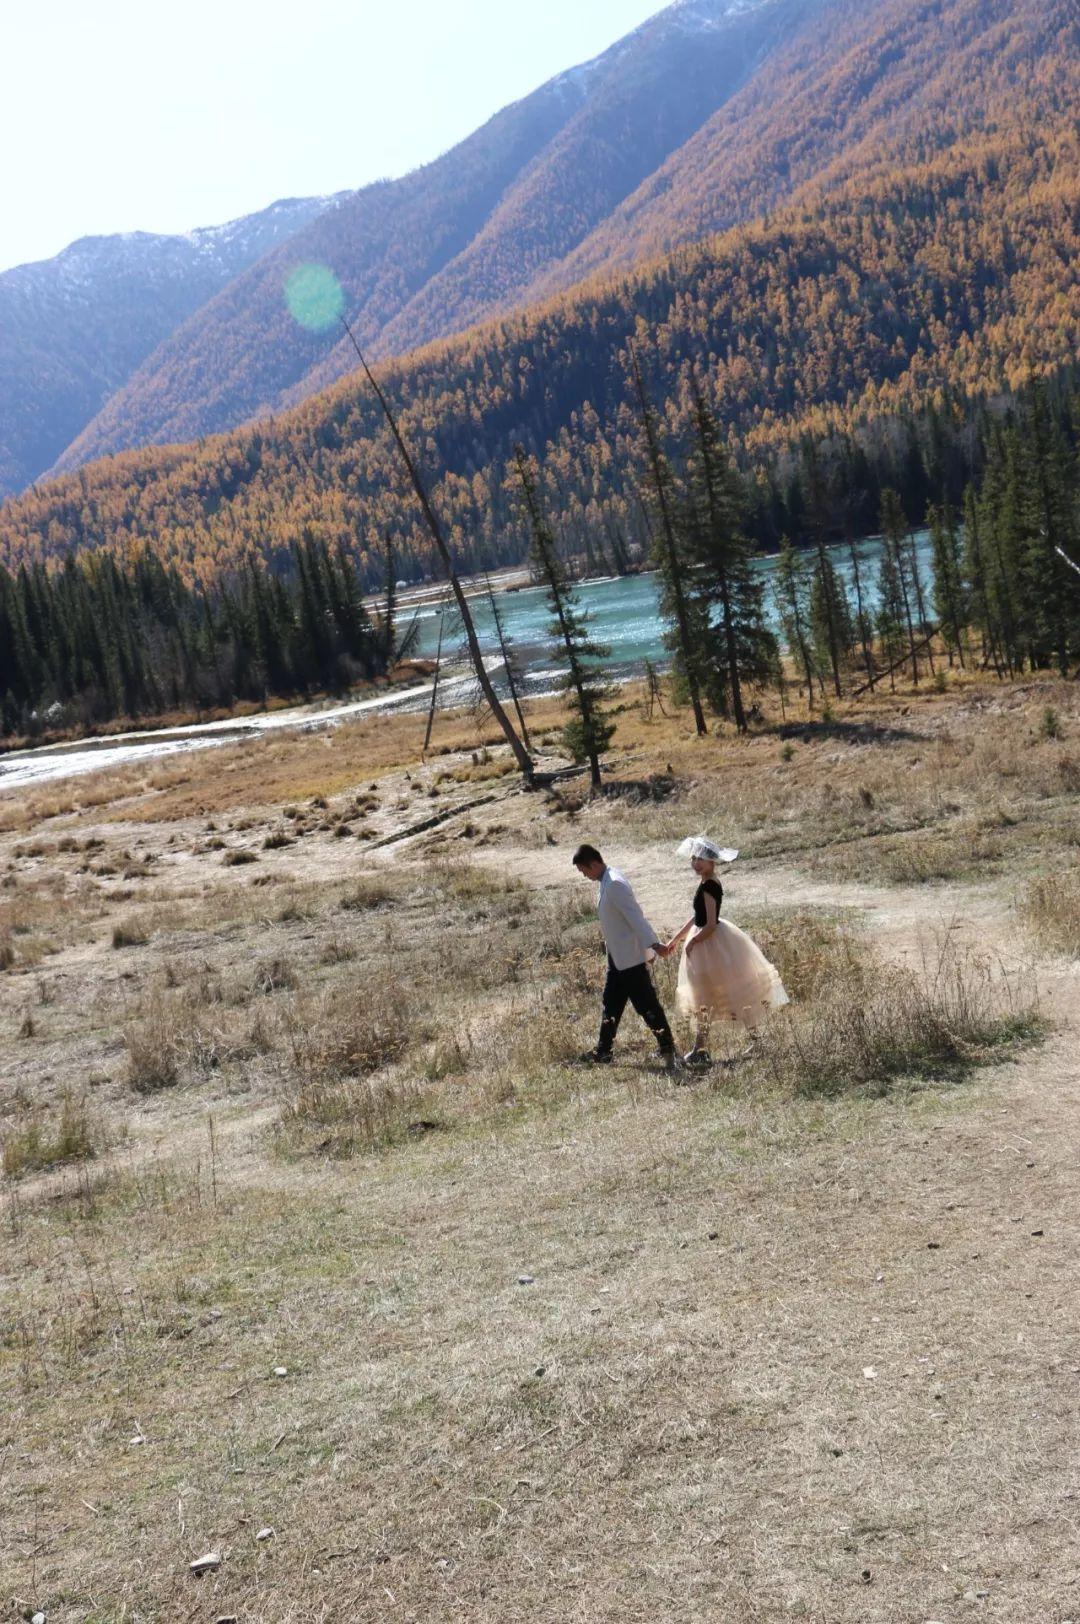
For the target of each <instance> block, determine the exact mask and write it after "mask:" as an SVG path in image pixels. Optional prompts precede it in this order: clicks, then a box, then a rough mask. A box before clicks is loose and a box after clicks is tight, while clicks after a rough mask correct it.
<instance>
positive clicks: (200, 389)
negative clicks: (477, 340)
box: [55, 0, 825, 471]
mask: <svg viewBox="0 0 1080 1624" xmlns="http://www.w3.org/2000/svg"><path fill="white" fill-rule="evenodd" d="M823 4H825V0H678V3H677V4H676V5H673V6H671V7H669V9H668V10H667V11H664V12H662V13H660V15H659V16H657V17H656V18H653V19H652V20H651V21H649V22H647V23H645V24H644V25H643V26H642V27H641V28H638V29H637V30H635V31H634V33H632V34H630V35H629V36H628V37H627V38H626V39H624V40H621V41H620V42H619V43H618V44H616V45H615V46H613V47H612V48H611V49H610V50H608V51H606V52H605V53H604V54H603V55H602V56H600V57H598V58H596V59H595V61H592V62H589V63H585V64H584V65H582V66H581V67H578V68H574V69H572V70H571V71H570V72H567V73H564V74H561V75H559V76H558V77H557V78H555V79H553V80H551V81H550V82H549V83H548V84H546V85H544V86H542V87H541V88H540V89H539V90H537V91H536V92H535V93H534V94H532V95H531V96H528V97H526V98H525V99H524V100H523V101H520V102H517V103H515V104H513V105H512V106H510V107H507V108H505V109H504V110H503V111H502V112H501V113H499V114H497V115H496V116H495V117H494V118H493V119H491V120H490V121H489V122H488V123H487V124H485V125H484V126H483V128H481V129H480V130H478V131H476V133H475V134H474V135H472V136H470V137H469V138H468V139H467V140H466V141H464V142H462V143H461V144H460V145H459V146H457V147H455V148H454V149H453V150H452V151H451V152H448V153H446V154H445V155H444V156H443V157H441V158H439V159H438V160H437V161H436V162H434V163H432V164H429V165H427V166H426V167H424V168H422V169H419V170H417V171H416V172H415V173H413V174H411V175H407V176H405V177H404V178H403V179H400V180H395V181H388V182H382V183H379V184H378V185H374V186H367V187H364V188H363V189H362V190H360V191H358V192H356V193H354V194H353V195H352V196H350V197H349V198H347V199H345V200H343V201H342V202H341V203H340V205H339V206H338V207H337V208H335V209H334V210H333V211H332V212H331V213H329V214H324V215H320V216H319V217H318V218H316V219H314V220H312V221H311V222H310V224H309V225H308V226H307V227H306V228H305V229H302V230H300V231H298V232H297V233H296V234H295V236H293V237H292V239H291V240H290V241H289V242H287V243H284V244H282V245H281V246H280V247H278V248H277V249H275V250H274V251H272V252H270V253H269V254H267V255H265V256H264V257H263V258H262V259H261V260H260V261H259V262H258V263H256V264H253V265H252V266H251V268H250V269H249V270H248V271H247V272H246V273H245V274H244V275H242V276H239V277H237V278H236V279H235V280H233V281H232V282H231V283H230V284H229V285H228V286H227V287H226V288H224V289H223V290H222V291H221V292H220V293H219V294H218V296H217V297H216V298H213V299H211V300H210V301H209V302H208V303H207V304H206V305H205V306H204V307H202V308H201V309H199V310H198V311H196V312H195V313H194V314H192V315H191V317H190V319H189V320H187V321H186V322H184V323H182V324H181V325H180V326H179V327H178V328H177V329H176V330H175V331H172V332H170V334H169V336H167V337H165V338H164V339H163V341H162V342H161V344H160V345H159V347H158V348H157V349H156V350H155V352H154V353H153V354H152V355H150V356H149V357H148V358H147V359H146V360H145V362H144V363H143V365H142V366H141V367H140V368H139V370H138V371H137V373H136V374H135V376H134V377H132V378H131V379H130V380H129V381H128V382H127V383H126V384H125V385H124V387H122V388H121V389H119V390H118V391H117V393H116V394H115V395H114V396H113V397H112V398H111V399H110V400H109V401H108V402H107V404H106V405H105V406H104V408H103V409H102V410H101V411H100V412H99V413H98V414H97V415H96V416H95V417H94V418H93V420H92V421H90V422H89V423H88V424H87V426H86V427H85V428H84V430H83V432H81V433H80V434H79V435H78V436H77V437H74V439H73V443H72V444H71V445H70V447H69V448H68V449H67V450H66V451H65V452H64V453H63V454H62V455H60V456H58V458H57V460H56V463H55V470H56V471H62V470H65V469H69V468H73V467H76V466H78V465H79V464H80V463H83V462H86V461H89V460H91V459H92V458H94V457H97V456H101V455H103V454H105V453H107V452H111V451H117V450H121V449H124V448H127V447H130V446H136V445H142V444H147V443H166V442H170V441H176V440H185V439H191V438H194V437H196V436H197V435H200V434H207V433H212V432H214V431H217V430H220V429H225V428H229V427H231V426H233V425H234V424H237V423H240V422H243V421H245V420H247V419H250V418H253V417H256V416H261V415H266V414H267V413H269V412H271V411H275V410H280V409H281V408H282V407H284V406H287V405H289V404H291V403H293V402H295V401H297V400H299V399H302V398H304V397H305V396H307V395H309V394H311V393H313V392H314V391H315V390H317V389H319V388H321V387H323V386H325V385H326V384H327V383H330V382H332V381H333V380H334V379H335V378H338V377H340V376H342V375H343V374H344V373H346V372H348V371H350V370H351V369H352V367H353V365H355V357H354V356H353V353H352V350H351V348H350V347H349V346H348V344H347V341H344V342H343V341H341V334H340V329H336V330H332V331H331V332H330V333H329V334H325V335H318V334H313V333H309V332H306V331H304V330H303V329H301V328H300V327H298V326H297V325H296V323H295V322H294V321H293V320H292V319H291V317H290V316H289V315H288V313H287V311H286V309H285V306H284V302H283V297H282V284H283V281H284V279H285V277H286V275H287V274H288V272H289V270H290V269H291V268H292V267H294V266H295V265H297V264H300V263H305V262H314V263H317V264H320V265H326V266H328V267H329V268H330V269H331V270H332V271H333V273H334V275H335V276H336V277H337V278H338V280H339V281H340V283H341V285H342V287H343V289H344V290H345V295H346V310H347V313H348V316H349V319H350V322H351V323H352V325H353V327H354V330H355V331H356V333H357V336H358V338H359V339H360V341H361V342H362V343H363V344H365V345H366V346H367V347H368V348H370V350H371V352H372V354H373V355H390V354H400V353H404V352H405V351H407V350H409V349H412V348H415V347H416V345H417V344H419V343H423V342H426V341H427V340H429V339H432V338H437V337H443V336H446V335H448V334H451V333H454V332H460V331H461V330H463V329H464V328H466V327H468V326H469V325H470V324H471V323H473V322H475V321H478V320H480V319H482V318H483V317H485V316H488V315H491V314H493V313H496V312H500V311H507V310H510V309H513V308H515V307H517V306H519V305H520V304H522V303H523V302H526V301H527V299H528V298H529V296H530V291H531V290H532V288H533V287H534V284H535V283H536V282H537V280H538V279H539V278H541V277H543V276H544V275H546V274H547V273H548V272H549V271H550V270H551V269H552V267H553V266H556V265H558V264H559V263H560V261H562V260H563V259H564V258H565V257H566V256H567V255H568V254H570V253H571V252H572V251H573V250H574V249H575V248H576V247H577V246H578V245H579V244H580V243H581V242H582V240H583V239H585V238H586V237H588V236H589V234H590V233H592V232H594V231H595V230H596V229H597V228H598V227H599V226H600V225H601V224H602V222H603V221H604V220H605V219H606V218H607V217H608V216H609V215H610V214H611V212H612V210H614V209H616V208H617V207H618V206H619V205H620V204H621V203H623V201H624V200H625V199H627V198H628V197H630V196H631V195H633V194H634V193H635V192H636V190H637V189H638V187H639V186H640V185H641V184H642V182H643V181H645V180H646V178H647V177H648V176H650V175H652V174H653V173H654V172H655V170H656V169H657V167H658V166H659V165H660V164H662V163H663V162H664V161H665V160H666V159H667V158H668V157H669V156H670V155H671V154H672V153H673V152H675V151H677V150H678V149H679V148H680V147H681V146H682V145H683V144H684V143H685V142H686V141H687V140H688V139H689V138H690V137H691V136H692V135H693V134H694V133H695V131H697V130H698V129H699V128H700V127H701V125H702V123H703V122H704V121H706V120H707V119H708V118H709V117H710V116H711V115H712V114H713V113H715V111H716V110H717V108H719V107H721V106H722V105H723V104H724V103H725V102H726V101H727V100H728V99H729V98H730V97H731V96H733V95H734V94H735V93H736V92H737V91H738V90H739V89H740V88H741V86H743V85H744V84H745V83H746V82H747V80H748V79H749V78H751V77H752V75H753V74H754V73H755V72H756V71H757V70H758V68H759V67H760V65H761V63H762V62H763V61H765V60H767V59H768V57H769V55H770V53H771V52H772V51H774V50H775V49H776V48H777V47H778V46H779V45H780V44H781V43H782V42H783V41H784V40H785V39H787V38H788V37H789V36H791V35H792V33H793V32H795V31H798V30H799V29H800V28H801V27H802V26H803V24H804V23H805V21H806V19H807V18H810V17H813V16H814V15H816V13H817V12H818V11H819V10H820V9H821V7H822V5H823Z"/></svg>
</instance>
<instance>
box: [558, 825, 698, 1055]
mask: <svg viewBox="0 0 1080 1624" xmlns="http://www.w3.org/2000/svg"><path fill="white" fill-rule="evenodd" d="M574 867H575V868H576V869H577V871H578V873H579V874H580V875H581V877H582V878H583V879H586V880H596V881H598V882H599V885H600V893H599V897H598V899H597V911H598V913H599V915H600V929H601V931H602V933H603V937H604V945H605V947H606V948H607V952H608V973H607V981H606V983H605V985H604V1014H603V1019H602V1020H601V1022H600V1038H599V1041H598V1042H597V1045H596V1048H595V1049H590V1050H589V1052H588V1054H586V1055H582V1059H583V1060H584V1061H585V1062H586V1064H588V1065H591V1066H609V1065H610V1064H611V1051H612V1046H613V1045H614V1042H615V1034H616V1032H617V1031H618V1030H619V1022H620V1021H621V1020H622V1014H623V1010H624V1009H625V1008H626V1006H627V1003H631V1004H633V1006H634V1008H635V1009H636V1010H637V1012H638V1014H639V1015H640V1016H641V1018H642V1020H643V1021H644V1022H645V1024H646V1026H647V1027H648V1028H649V1029H650V1031H651V1032H652V1034H653V1036H654V1037H655V1038H656V1041H657V1044H658V1046H659V1050H660V1058H661V1060H662V1061H663V1063H664V1065H665V1067H666V1068H667V1070H668V1071H674V1070H675V1069H676V1066H677V1062H676V1058H675V1040H674V1038H673V1037H672V1035H671V1027H670V1026H669V1025H668V1021H667V1016H666V1015H665V1014H664V1011H663V1009H662V1008H661V1006H660V1000H659V998H658V997H657V996H656V988H655V987H654V986H653V983H652V977H651V976H650V974H649V967H648V964H647V962H646V958H647V955H648V954H649V953H659V952H661V946H660V942H659V941H658V940H657V935H656V932H655V931H654V930H653V928H652V926H651V925H650V924H649V921H648V920H647V919H646V918H645V915H644V914H643V913H642V911H641V905H640V904H639V902H638V900H637V898H636V897H635V895H634V893H633V891H632V890H631V888H630V883H629V881H628V880H627V879H625V878H624V876H623V875H622V874H620V873H619V871H618V869H617V868H608V866H607V864H606V863H605V862H604V859H603V858H602V857H601V855H600V853H599V852H598V851H597V849H596V847H595V846H579V847H578V849H577V851H576V852H575V853H574Z"/></svg>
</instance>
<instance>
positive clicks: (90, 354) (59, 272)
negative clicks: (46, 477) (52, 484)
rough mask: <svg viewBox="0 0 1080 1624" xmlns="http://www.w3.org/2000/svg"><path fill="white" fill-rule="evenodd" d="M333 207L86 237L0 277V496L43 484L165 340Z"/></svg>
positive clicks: (322, 201)
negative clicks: (182, 229) (184, 229)
mask: <svg viewBox="0 0 1080 1624" xmlns="http://www.w3.org/2000/svg"><path fill="white" fill-rule="evenodd" d="M332 203H333V200H331V199H327V198H289V199H287V200H285V201H283V202H279V203H274V204H271V206H270V207H269V208H268V209H263V210H262V211H261V212H260V213H258V214H251V215H247V216H245V217H244V218H243V219H240V220H233V221H230V222H229V223H228V224H227V225H222V226H210V227H206V228H204V229H202V230H197V231H191V232H188V233H186V234H185V235H182V236H158V235H154V234H153V233H151V232H146V231H133V232H128V233H125V234H123V235H119V236H112V237H83V238H80V240H79V241H78V242H74V243H72V244H71V246H70V247H69V248H65V250H64V251H63V253H62V254H57V255H56V257H55V258H54V259H49V260H42V261H40V262H38V263H36V264H32V265H19V266H17V267H16V268H15V269H14V270H10V271H5V272H3V274H0V494H2V493H3V492H5V491H10V490H18V489H19V488H20V487H21V486H23V485H26V484H29V483H30V481H31V480H33V479H36V478H38V477H39V476H40V475H41V474H43V473H44V472H45V470H46V469H47V468H48V467H49V466H50V464H51V463H53V462H54V461H55V459H56V458H57V457H58V456H59V455H60V453H61V452H62V451H63V450H64V449H65V447H66V446H67V445H68V444H69V443H70V441H71V440H72V439H73V438H74V437H75V436H76V435H77V434H78V433H79V432H80V431H81V429H82V428H83V427H84V426H85V424H86V423H87V421H88V420H89V419H90V418H91V417H93V416H94V415H95V414H96V413H97V412H98V411H99V410H100V409H101V407H102V405H103V404H104V403H105V401H106V400H107V399H108V398H109V397H110V395H112V394H114V393H115V391H116V390H117V389H119V388H121V387H122V386H123V385H124V384H125V383H126V382H127V380H128V379H129V378H130V377H131V374H132V373H133V372H134V371H135V369H136V368H137V367H138V366H139V364H140V362H142V361H143V360H145V358H146V357H147V355H149V354H150V353H151V351H153V350H154V349H156V348H157V346H158V345H159V344H160V343H161V341H162V339H164V338H165V337H166V336H167V335H168V334H169V333H170V332H172V331H173V330H174V329H175V328H176V327H177V326H179V325H180V324H181V323H182V322H183V321H185V320H186V319H187V317H189V316H190V315H191V314H192V312H193V311H195V310H197V309H198V308H199V307H200V305H203V304H205V303H206V301H207V300H208V299H210V298H212V297H213V295H214V294H215V293H218V292H219V291H220V290H221V289H222V288H223V287H225V286H226V285H227V284H228V283H229V282H231V281H232V280H233V278H234V277H236V276H237V275H238V274H239V273H240V272H241V271H243V270H244V269H245V268H246V267H247V266H248V265H250V264H251V263H252V262H253V261H254V260H257V259H259V258H261V257H262V256H263V255H264V254H265V253H266V252H267V251H268V250H269V249H271V248H273V247H274V246H275V245H276V244H277V243H280V242H282V241H283V240H285V239H286V238H289V237H291V236H293V235H294V234H295V233H296V232H297V231H298V230H300V228H301V227H303V226H304V225H306V224H307V222H308V221H310V220H311V219H312V218H313V217H314V216H315V215H317V214H321V213H323V212H324V211H325V210H326V209H327V208H328V207H330V206H332Z"/></svg>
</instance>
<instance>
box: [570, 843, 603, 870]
mask: <svg viewBox="0 0 1080 1624" xmlns="http://www.w3.org/2000/svg"><path fill="white" fill-rule="evenodd" d="M603 861H604V859H603V858H602V857H601V855H600V853H599V852H598V851H597V849H596V847H595V846H579V847H578V849H577V851H576V852H575V853H574V867H575V868H579V867H580V866H581V864H582V863H602V862H603Z"/></svg>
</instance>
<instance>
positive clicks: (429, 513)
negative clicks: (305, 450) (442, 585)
mask: <svg viewBox="0 0 1080 1624" xmlns="http://www.w3.org/2000/svg"><path fill="white" fill-rule="evenodd" d="M341 325H342V326H343V327H344V329H345V331H346V332H347V333H348V335H349V339H350V342H351V343H352V347H353V349H354V350H355V351H356V354H357V357H358V359H359V361H360V365H361V366H362V367H363V369H364V373H365V376H366V377H367V380H368V383H369V384H370V385H371V387H372V389H373V390H374V391H375V395H376V398H377V399H378V402H379V405H380V406H381V407H382V409H383V413H384V415H385V417H386V421H387V422H388V423H389V425H390V432H391V434H392V435H393V436H394V441H395V443H396V445H397V448H398V450H399V451H400V452H401V457H402V461H403V462H404V464H405V467H406V468H407V469H408V473H409V478H410V480H411V481H412V488H413V490H414V491H415V493H416V500H417V501H418V502H419V504H420V510H421V512H422V513H423V515H424V520H425V522H426V524H427V527H428V529H429V530H430V531H431V535H432V539H433V541H434V542H435V546H436V548H437V549H438V553H439V557H440V558H441V559H442V561H443V565H444V566H445V569H446V578H447V580H448V581H449V583H450V588H451V591H452V592H453V594H454V599H455V601H456V603H457V606H458V612H459V614H460V615H461V624H462V625H463V626H464V628H465V640H466V642H467V643H468V645H469V655H470V658H471V659H472V663H473V669H474V670H475V672H476V680H477V682H479V684H480V691H481V692H482V694H483V696H484V698H485V700H486V701H487V705H488V709H489V710H490V711H491V714H492V716H493V717H494V718H495V720H496V722H498V724H499V726H500V728H501V729H502V731H503V736H504V738H505V739H506V742H507V744H508V745H509V746H510V749H511V750H512V751H513V753H514V760H515V761H516V762H517V764H518V766H519V768H520V769H521V775H522V777H523V778H524V780H525V782H526V784H527V785H528V786H529V787H530V788H531V787H532V785H533V783H534V781H535V777H536V769H535V767H534V766H533V760H532V757H531V756H530V754H529V752H528V751H527V750H526V748H525V746H524V745H523V744H522V742H521V740H520V739H519V738H518V736H517V733H516V732H515V731H514V724H513V722H511V720H510V718H509V716H508V715H507V714H506V712H505V710H504V709H503V707H502V702H501V701H500V699H499V696H498V694H497V693H496V692H495V686H494V684H493V682H492V680H491V678H490V677H489V676H488V673H487V669H486V667H485V665H484V657H483V655H482V653H481V652H480V639H479V638H478V637H477V635H476V626H475V624H474V622H473V617H472V613H471V611H470V609H469V604H468V600H467V598H466V597H465V593H464V591H463V590H462V586H461V582H460V581H459V579H458V574H457V571H456V570H455V568H454V561H453V559H452V558H451V556H450V548H449V547H448V546H447V544H446V538H445V536H444V535H443V532H442V526H441V525H440V523H439V521H438V519H437V518H436V517H435V510H434V509H433V507H432V506H431V502H430V501H429V499H428V494H427V491H426V490H425V489H424V483H423V480H422V479H421V478H420V473H419V470H418V469H417V466H416V464H415V462H414V461H413V459H412V456H411V455H410V453H409V448H408V446H407V445H406V444H405V441H404V439H403V438H402V434H401V430H400V429H399V428H398V425H397V419H396V418H395V416H394V414H393V412H392V411H391V410H390V403H389V401H388V400H387V398H386V396H385V395H384V394H383V392H382V390H381V389H380V387H379V385H378V384H377V383H376V381H375V378H374V377H373V375H372V372H371V368H370V367H369V366H368V364H367V362H366V361H365V360H364V355H363V351H362V350H361V348H360V346H359V344H358V343H357V342H356V338H355V335H354V334H353V330H352V328H351V327H350V326H349V324H348V322H347V321H346V320H345V318H344V316H343V317H342V318H341Z"/></svg>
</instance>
